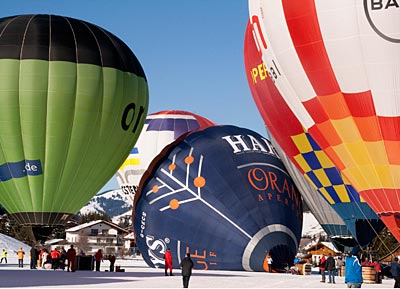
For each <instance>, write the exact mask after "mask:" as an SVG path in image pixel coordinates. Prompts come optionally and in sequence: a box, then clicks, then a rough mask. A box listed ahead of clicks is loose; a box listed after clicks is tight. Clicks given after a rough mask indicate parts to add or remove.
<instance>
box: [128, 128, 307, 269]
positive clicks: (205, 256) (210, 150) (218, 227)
mask: <svg viewBox="0 0 400 289" xmlns="http://www.w3.org/2000/svg"><path fill="white" fill-rule="evenodd" d="M302 217H303V215H302V204H301V198H300V195H299V193H298V191H297V189H296V188H295V186H294V184H293V182H292V180H291V178H290V176H289V175H288V173H287V171H286V170H285V168H284V166H283V164H282V162H281V161H280V159H279V156H278V155H277V154H276V152H275V150H274V148H273V147H272V145H271V144H270V142H269V141H268V140H266V139H265V138H263V137H262V136H260V135H259V134H257V133H255V132H253V131H251V130H248V129H244V128H239V127H235V126H213V127H209V128H206V129H204V130H198V131H195V132H192V133H188V134H187V135H183V136H182V137H181V138H179V139H178V140H176V141H175V142H173V143H172V144H171V145H169V146H167V147H166V148H165V149H164V150H163V151H162V152H161V153H160V154H159V155H158V156H157V158H156V159H154V160H153V162H152V163H151V165H150V167H149V169H148V170H147V172H146V173H145V175H144V176H143V178H142V180H141V183H140V186H139V191H138V194H136V196H135V202H134V231H135V234H136V243H137V245H138V247H139V249H140V251H141V253H142V255H143V258H144V260H145V261H146V263H147V264H148V265H149V266H152V267H162V266H164V260H163V253H164V252H165V250H166V249H167V247H168V248H170V249H171V252H172V255H173V266H174V267H175V268H179V263H180V261H181V259H182V258H183V257H184V256H185V254H186V253H187V252H190V253H191V257H192V259H193V260H194V263H195V264H194V268H195V269H213V270H249V271H251V270H253V271H264V270H266V266H267V263H266V255H267V253H268V252H269V253H270V254H271V256H272V258H273V260H274V263H273V264H274V265H273V267H274V268H275V269H282V268H284V266H285V265H287V264H292V263H293V260H294V256H295V255H296V253H297V248H298V244H299V241H300V237H301V229H302Z"/></svg>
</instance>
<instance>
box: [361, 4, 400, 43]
mask: <svg viewBox="0 0 400 289" xmlns="http://www.w3.org/2000/svg"><path fill="white" fill-rule="evenodd" d="M364 11H365V16H366V17H367V19H368V22H369V24H370V25H371V27H372V29H373V30H374V31H375V32H376V34H378V35H379V36H380V37H382V38H383V39H385V40H387V41H390V42H395V43H400V38H399V37H397V38H394V37H393V33H392V32H393V24H394V25H395V23H391V22H390V21H387V18H388V17H390V18H391V19H398V18H400V2H398V1H396V0H364Z"/></svg>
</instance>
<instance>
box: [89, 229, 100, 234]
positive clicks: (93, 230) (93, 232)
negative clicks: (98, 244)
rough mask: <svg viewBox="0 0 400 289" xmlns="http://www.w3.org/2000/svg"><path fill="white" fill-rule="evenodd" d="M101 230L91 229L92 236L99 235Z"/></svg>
mask: <svg viewBox="0 0 400 289" xmlns="http://www.w3.org/2000/svg"><path fill="white" fill-rule="evenodd" d="M98 234H99V229H90V235H98Z"/></svg>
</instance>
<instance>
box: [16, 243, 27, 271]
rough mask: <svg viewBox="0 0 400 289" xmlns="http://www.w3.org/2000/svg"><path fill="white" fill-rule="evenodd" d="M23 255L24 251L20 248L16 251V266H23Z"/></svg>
mask: <svg viewBox="0 0 400 289" xmlns="http://www.w3.org/2000/svg"><path fill="white" fill-rule="evenodd" d="M24 255H25V251H24V250H23V249H22V247H21V248H19V250H18V251H17V256H18V268H23V267H24Z"/></svg>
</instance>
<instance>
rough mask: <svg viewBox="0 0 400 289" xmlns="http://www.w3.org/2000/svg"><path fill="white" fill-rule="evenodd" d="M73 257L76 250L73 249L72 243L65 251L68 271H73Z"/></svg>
mask: <svg viewBox="0 0 400 289" xmlns="http://www.w3.org/2000/svg"><path fill="white" fill-rule="evenodd" d="M75 257H76V251H75V249H74V245H71V247H70V248H69V249H68V251H67V271H68V272H69V271H70V270H71V272H75Z"/></svg>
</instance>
